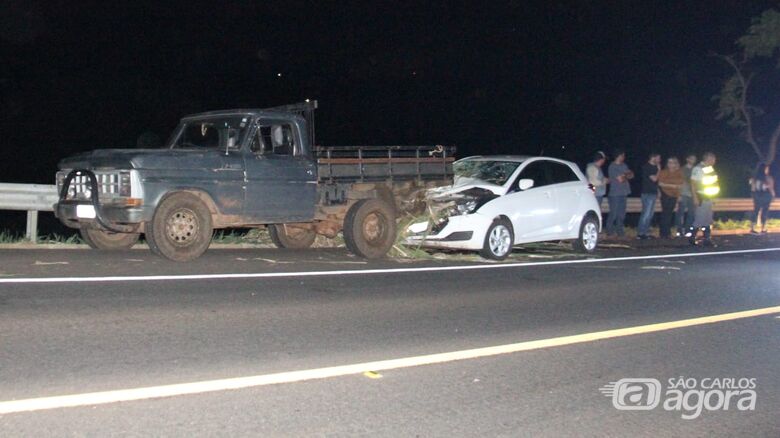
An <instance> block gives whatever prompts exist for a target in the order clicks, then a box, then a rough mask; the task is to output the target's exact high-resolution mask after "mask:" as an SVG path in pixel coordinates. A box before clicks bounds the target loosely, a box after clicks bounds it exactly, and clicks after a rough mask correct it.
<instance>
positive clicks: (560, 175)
mask: <svg viewBox="0 0 780 438" xmlns="http://www.w3.org/2000/svg"><path fill="white" fill-rule="evenodd" d="M547 165H548V166H549V167H550V177H551V179H552V181H551V182H550V183H551V184H560V183H567V182H572V181H579V180H580V179H579V178H578V177H577V174H575V173H574V171H573V170H571V167H569V166H567V165H565V164H563V163H557V162H555V161H550V162H548V163H547Z"/></svg>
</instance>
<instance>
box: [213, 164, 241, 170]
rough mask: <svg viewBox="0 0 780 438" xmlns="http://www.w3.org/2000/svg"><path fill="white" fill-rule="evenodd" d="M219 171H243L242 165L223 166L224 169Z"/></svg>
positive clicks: (221, 168)
mask: <svg viewBox="0 0 780 438" xmlns="http://www.w3.org/2000/svg"><path fill="white" fill-rule="evenodd" d="M217 170H241V165H240V164H223V165H222V167H220V168H219V169H217Z"/></svg>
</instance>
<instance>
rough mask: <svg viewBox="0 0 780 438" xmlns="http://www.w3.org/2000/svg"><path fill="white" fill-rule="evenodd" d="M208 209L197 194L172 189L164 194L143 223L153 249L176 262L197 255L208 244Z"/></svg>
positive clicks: (188, 259)
mask: <svg viewBox="0 0 780 438" xmlns="http://www.w3.org/2000/svg"><path fill="white" fill-rule="evenodd" d="M212 231H213V230H212V224H211V212H210V211H209V209H208V207H206V205H205V204H204V203H203V201H201V200H200V199H199V198H198V197H197V196H195V195H193V194H191V193H175V194H173V195H171V196H168V197H167V198H165V199H164V200H163V201H162V202H161V203H160V205H159V206H157V210H155V212H154V217H153V218H152V220H151V221H150V222H148V223H147V224H146V234H145V237H146V240H147V241H148V243H149V248H150V249H151V250H152V252H153V253H155V254H157V255H159V256H162V257H165V258H167V259H170V260H174V261H177V262H186V261H190V260H193V259H196V258H198V257H200V255H201V254H203V253H204V252H206V250H207V249H208V247H209V245H210V244H211V233H212Z"/></svg>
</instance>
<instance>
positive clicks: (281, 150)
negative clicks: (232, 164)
mask: <svg viewBox="0 0 780 438" xmlns="http://www.w3.org/2000/svg"><path fill="white" fill-rule="evenodd" d="M251 149H252V152H254V153H256V154H274V155H294V154H295V140H294V137H293V133H292V128H291V127H290V125H271V126H260V128H259V129H258V130H257V134H255V138H254V139H253V140H252V145H251Z"/></svg>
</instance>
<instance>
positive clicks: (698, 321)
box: [0, 306, 780, 414]
mask: <svg viewBox="0 0 780 438" xmlns="http://www.w3.org/2000/svg"><path fill="white" fill-rule="evenodd" d="M776 313H780V306H775V307H765V308H761V309H752V310H745V311H741V312H733V313H724V314H720V315H711V316H703V317H699V318H691V319H683V320H678V321H670V322H662V323H656V324H649V325H641V326H635V327H627V328H621V329H613V330H605V331H600V332H591V333H583V334H579V335H571V336H561V337H557V338H550V339H540V340H536V341H526V342H519V343H515V344H505V345H496V346H492V347H484V348H475V349H470V350H460V351H451V352H447V353H436V354H428V355H423V356H412V357H404V358H400V359H389V360H380V361H376V362H365V363H356V364H349V365H340V366H333V367H326V368H314V369H309V370H299V371H288V372H281V373H275V374H261V375H257V376H248V377H236V378H229V379H219V380H206V381H201V382H191V383H178V384H173V385H161V386H149V387H144V388H131V389H120V390H114V391H102V392H91V393H84V394H70V395H60V396H54V397H39V398H30V399H24V400H9V401H3V402H0V414H10V413H15V412H27V411H39V410H45V409H57V408H67V407H76V406H91V405H99V404H107V403H116V402H125V401H133V400H147V399H155V398H162V397H173V396H180V395H189V394H201V393H206V392H215V391H226V390H231V389H242V388H253V387H258V386H266V385H275V384H281V383H294V382H302V381H306V380H315V379H326V378H332V377H340V376H348V375H355V374H363V373H366V372H371V373H375V374H379V371H387V370H395V369H400V368H409V367H416V366H422V365H434V364H441V363H446V362H453V361H460V360H467V359H478V358H483V357H489V356H498V355H503V354H510V353H518V352H521V351H529V350H538V349H542V348H551V347H561V346H564V345H572V344H581V343H584V342H594V341H599V340H604V339H614V338H620V337H625V336H632V335H639V334H647V333H655V332H661V331H666V330H673V329H678V328H683V327H692V326H698V325H703V324H712V323H717V322H723V321H732V320H735V319H742V318H752V317H756V316H763V315H772V314H776Z"/></svg>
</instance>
